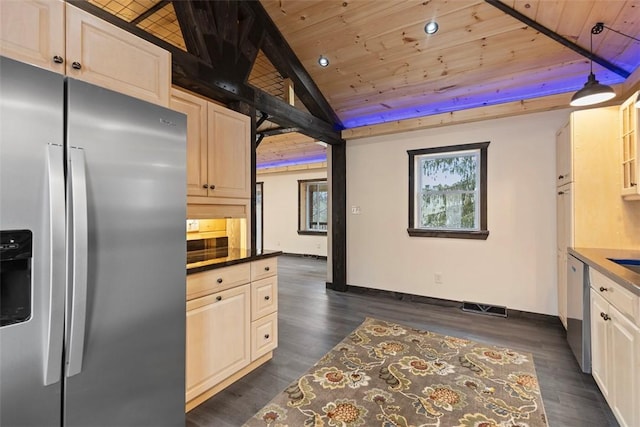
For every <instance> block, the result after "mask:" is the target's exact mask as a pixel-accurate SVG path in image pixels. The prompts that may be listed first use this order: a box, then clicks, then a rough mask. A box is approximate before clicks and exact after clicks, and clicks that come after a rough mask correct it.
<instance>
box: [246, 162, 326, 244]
mask: <svg viewBox="0 0 640 427" xmlns="http://www.w3.org/2000/svg"><path fill="white" fill-rule="evenodd" d="M318 178H327V170H326V168H325V169H312V170H303V171H295V172H277V173H268V174H262V173H259V174H258V176H257V181H258V182H263V183H264V184H263V196H262V200H263V206H264V248H265V249H273V250H280V251H283V252H286V253H292V254H305V255H320V256H325V257H326V256H327V236H308V235H298V180H302V179H318Z"/></svg>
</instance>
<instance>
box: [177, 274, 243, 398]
mask: <svg viewBox="0 0 640 427" xmlns="http://www.w3.org/2000/svg"><path fill="white" fill-rule="evenodd" d="M250 294H251V287H250V286H249V285H243V286H238V287H236V288H232V289H229V290H226V291H222V292H219V293H215V294H211V295H207V296H205V297H202V298H197V299H195V300H191V301H189V302H188V303H187V344H186V345H187V373H186V375H187V379H186V381H187V384H186V389H187V396H186V399H187V401H189V400H191V399H193V398H195V397H197V396H198V395H200V394H202V393H204V392H205V391H207V390H208V389H209V388H211V387H213V386H214V385H216V384H217V383H219V382H220V381H222V380H223V379H225V378H226V377H228V376H230V375H231V374H233V373H234V372H236V371H238V370H239V369H242V368H244V367H245V366H246V365H248V364H249V362H250V361H251V341H250V333H251V329H250V328H251V324H250V319H251V314H250V313H251V302H250Z"/></svg>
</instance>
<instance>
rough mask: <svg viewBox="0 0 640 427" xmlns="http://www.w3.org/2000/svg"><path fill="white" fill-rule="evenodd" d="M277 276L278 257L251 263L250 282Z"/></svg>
mask: <svg viewBox="0 0 640 427" xmlns="http://www.w3.org/2000/svg"><path fill="white" fill-rule="evenodd" d="M276 274H278V257H271V258H265V259H261V260H258V261H253V262H252V263H251V280H258V279H264V278H265V277H269V276H275V275H276Z"/></svg>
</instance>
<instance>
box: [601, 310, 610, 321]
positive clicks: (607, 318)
mask: <svg viewBox="0 0 640 427" xmlns="http://www.w3.org/2000/svg"><path fill="white" fill-rule="evenodd" d="M600 317H602V318H603V319H604V320H605V321H607V320H609V319H611V318H610V317H609V315H608V314H606V313H602V312H601V313H600Z"/></svg>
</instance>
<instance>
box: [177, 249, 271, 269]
mask: <svg viewBox="0 0 640 427" xmlns="http://www.w3.org/2000/svg"><path fill="white" fill-rule="evenodd" d="M278 255H282V251H270V250H264V251H249V250H247V249H229V255H228V256H226V257H222V258H212V259H208V260H206V261H200V262H194V263H193V264H187V274H193V273H200V272H201V271H207V270H213V269H215V268H221V267H227V266H229V265H234V264H241V263H243V262H251V261H257V260H259V259H264V258H271V257H275V256H278Z"/></svg>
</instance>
